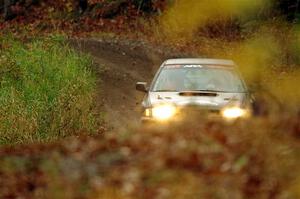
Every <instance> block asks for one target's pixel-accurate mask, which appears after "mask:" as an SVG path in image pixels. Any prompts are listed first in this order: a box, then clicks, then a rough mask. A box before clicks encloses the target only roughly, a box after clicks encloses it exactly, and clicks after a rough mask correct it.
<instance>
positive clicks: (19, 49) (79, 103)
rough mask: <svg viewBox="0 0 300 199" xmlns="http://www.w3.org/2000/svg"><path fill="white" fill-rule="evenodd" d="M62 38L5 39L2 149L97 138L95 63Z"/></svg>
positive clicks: (0, 67) (0, 71)
mask: <svg viewBox="0 0 300 199" xmlns="http://www.w3.org/2000/svg"><path fill="white" fill-rule="evenodd" d="M63 41H64V40H63V38H61V37H49V38H44V39H36V40H34V41H30V42H25V43H24V42H22V41H20V40H16V39H13V38H9V37H4V38H1V40H0V46H1V48H0V121H1V122H0V144H1V145H3V144H16V143H28V142H41V141H51V140H56V139H58V138H60V137H65V136H68V135H74V134H76V133H79V132H83V131H84V132H88V133H92V132H93V131H94V129H95V127H96V123H97V122H96V121H95V119H94V118H93V117H92V116H93V107H94V106H93V93H94V89H95V79H94V77H93V75H92V73H91V71H90V70H89V67H90V66H91V64H92V61H91V59H90V58H89V57H88V56H86V55H81V54H78V53H77V52H75V51H74V50H72V49H71V48H69V47H68V46H67V45H65V44H64V42H63Z"/></svg>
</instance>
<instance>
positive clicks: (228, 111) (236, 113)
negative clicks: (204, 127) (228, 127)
mask: <svg viewBox="0 0 300 199" xmlns="http://www.w3.org/2000/svg"><path fill="white" fill-rule="evenodd" d="M222 116H223V117H224V118H226V119H236V118H240V117H245V116H247V111H246V110H245V109H241V108H239V107H229V108H225V109H224V110H223V111H222Z"/></svg>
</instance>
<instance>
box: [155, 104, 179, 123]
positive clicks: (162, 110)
mask: <svg viewBox="0 0 300 199" xmlns="http://www.w3.org/2000/svg"><path fill="white" fill-rule="evenodd" d="M175 114H176V107H174V106H172V105H160V106H156V107H153V108H152V117H153V118H155V119H157V120H161V121H164V120H168V119H170V118H171V117H173V116H174V115H175Z"/></svg>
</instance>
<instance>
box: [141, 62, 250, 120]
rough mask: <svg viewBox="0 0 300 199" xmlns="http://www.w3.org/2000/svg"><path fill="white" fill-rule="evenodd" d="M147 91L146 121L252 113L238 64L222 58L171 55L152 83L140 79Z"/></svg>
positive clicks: (143, 88) (228, 117) (231, 116)
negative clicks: (192, 113)
mask: <svg viewBox="0 0 300 199" xmlns="http://www.w3.org/2000/svg"><path fill="white" fill-rule="evenodd" d="M136 89H137V90H138V91H142V92H145V97H144V99H143V101H142V116H141V120H142V122H149V121H156V122H166V121H168V122H169V121H178V120H182V119H184V118H187V117H189V116H191V112H199V113H200V112H201V114H203V115H204V114H205V116H206V117H211V116H213V117H218V118H222V119H225V120H235V119H237V118H246V117H249V116H250V115H251V108H250V107H251V95H250V93H249V91H248V89H247V87H246V85H245V82H244V80H243V79H242V77H241V75H240V74H239V72H238V70H237V67H236V64H235V63H234V62H233V61H231V60H221V59H200V58H193V59H169V60H166V61H165V62H164V63H163V64H162V65H161V66H160V68H159V70H158V71H157V73H156V75H155V77H154V79H153V81H152V83H151V84H150V85H149V86H148V85H147V83H146V82H137V83H136Z"/></svg>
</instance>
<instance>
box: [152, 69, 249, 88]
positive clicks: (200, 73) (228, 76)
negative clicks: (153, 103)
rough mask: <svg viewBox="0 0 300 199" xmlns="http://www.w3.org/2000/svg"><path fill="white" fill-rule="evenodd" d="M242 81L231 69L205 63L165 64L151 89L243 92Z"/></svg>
mask: <svg viewBox="0 0 300 199" xmlns="http://www.w3.org/2000/svg"><path fill="white" fill-rule="evenodd" d="M244 90H245V89H244V86H243V82H242V81H241V79H240V77H239V75H237V73H236V72H235V71H234V70H233V69H232V68H226V67H221V66H211V65H210V66H205V65H167V66H165V67H164V68H163V69H162V70H161V72H160V73H159V75H158V77H157V79H156V81H155V83H154V86H153V89H152V91H154V92H164V91H165V92H168V91H169V92H172V91H216V92H232V93H234V92H244Z"/></svg>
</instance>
